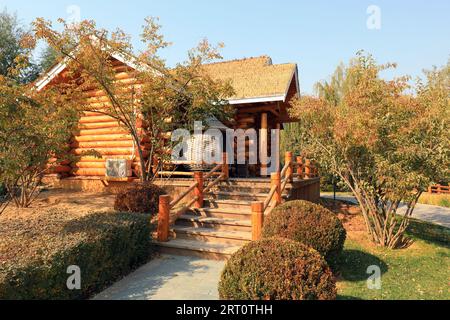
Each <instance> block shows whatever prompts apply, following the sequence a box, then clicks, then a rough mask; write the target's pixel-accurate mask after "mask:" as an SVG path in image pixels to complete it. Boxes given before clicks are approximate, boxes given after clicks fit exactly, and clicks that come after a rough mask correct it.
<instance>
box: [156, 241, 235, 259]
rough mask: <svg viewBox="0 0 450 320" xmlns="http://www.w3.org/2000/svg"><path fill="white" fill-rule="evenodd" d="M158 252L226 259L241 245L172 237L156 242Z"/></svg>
mask: <svg viewBox="0 0 450 320" xmlns="http://www.w3.org/2000/svg"><path fill="white" fill-rule="evenodd" d="M156 245H157V246H158V248H159V250H160V252H162V253H168V254H177V255H183V256H195V257H201V258H205V259H213V260H226V259H228V258H229V257H230V256H231V255H232V254H233V253H234V252H236V251H237V250H239V248H240V247H241V246H230V245H227V244H223V243H212V242H204V241H197V240H186V239H173V240H170V241H168V242H156Z"/></svg>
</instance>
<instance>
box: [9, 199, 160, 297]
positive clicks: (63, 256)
mask: <svg viewBox="0 0 450 320" xmlns="http://www.w3.org/2000/svg"><path fill="white" fill-rule="evenodd" d="M113 199H114V198H113V197H109V196H107V195H98V194H97V195H95V194H74V193H71V194H68V193H63V192H59V191H50V192H44V193H42V194H41V196H40V198H39V200H38V201H36V202H35V203H34V204H33V206H32V208H28V209H17V208H15V207H14V206H11V207H9V208H8V210H7V211H6V212H5V213H4V214H3V215H2V216H0V299H36V298H39V299H80V298H88V297H90V296H91V295H93V294H95V293H97V292H99V291H100V290H102V289H104V288H105V287H106V286H108V285H110V284H111V283H113V282H114V281H116V280H118V279H120V278H121V277H123V276H124V275H126V274H128V273H129V272H131V271H132V270H133V269H135V268H136V267H138V266H139V265H141V264H143V263H145V262H147V261H148V260H149V259H150V258H151V256H152V253H153V249H152V248H153V247H152V246H151V242H150V240H151V238H150V235H151V232H152V231H153V230H154V225H155V223H154V221H151V218H150V215H147V214H131V213H116V212H113V211H112V202H113V201H112V200H113ZM70 265H76V266H79V267H80V270H81V290H68V289H67V286H66V280H67V278H68V277H69V276H70V274H68V273H67V268H68V266H70Z"/></svg>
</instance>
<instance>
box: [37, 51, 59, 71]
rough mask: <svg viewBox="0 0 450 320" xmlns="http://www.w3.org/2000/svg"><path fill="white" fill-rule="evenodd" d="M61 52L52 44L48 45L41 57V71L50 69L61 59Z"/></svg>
mask: <svg viewBox="0 0 450 320" xmlns="http://www.w3.org/2000/svg"><path fill="white" fill-rule="evenodd" d="M60 57H61V56H60V54H59V53H58V52H57V51H56V50H55V49H53V48H52V47H50V46H46V47H45V49H44V50H43V51H42V53H41V56H40V58H39V68H40V70H41V72H46V71H48V70H49V69H50V68H51V67H52V66H53V65H55V64H56V63H57V62H58V60H59V59H60Z"/></svg>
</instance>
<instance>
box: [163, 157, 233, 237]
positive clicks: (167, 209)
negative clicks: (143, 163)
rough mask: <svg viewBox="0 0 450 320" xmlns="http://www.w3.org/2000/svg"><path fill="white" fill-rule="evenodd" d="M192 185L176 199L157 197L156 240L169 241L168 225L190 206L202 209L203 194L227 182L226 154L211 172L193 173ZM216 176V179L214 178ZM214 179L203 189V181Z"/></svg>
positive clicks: (166, 196)
mask: <svg viewBox="0 0 450 320" xmlns="http://www.w3.org/2000/svg"><path fill="white" fill-rule="evenodd" d="M193 176H194V183H193V184H192V185H190V186H189V188H188V189H187V190H185V191H184V192H183V193H182V194H180V195H179V196H178V197H177V198H175V199H173V200H171V197H170V196H169V195H163V196H160V197H159V208H158V229H157V239H158V241H161V242H166V241H168V240H169V230H170V225H171V224H173V223H175V221H176V220H177V219H178V217H179V216H180V215H182V214H183V213H184V212H186V211H187V210H188V209H189V208H191V207H192V206H193V207H194V208H202V207H203V199H204V194H205V193H206V192H208V191H210V190H211V189H212V188H213V187H214V186H216V185H217V184H218V183H219V182H220V181H223V180H228V177H229V171H228V163H227V154H226V153H223V157H222V163H221V164H217V165H216V166H215V167H214V168H213V169H211V171H209V172H208V173H206V174H204V173H203V172H201V171H196V172H194V173H193ZM216 176H217V177H216ZM213 177H216V178H215V179H213V180H212V181H211V182H209V183H208V184H207V185H206V187H205V181H208V180H210V179H212V178H213ZM192 192H194V197H193V198H192V199H191V200H190V201H189V202H188V203H187V204H185V205H183V206H182V207H180V208H177V209H175V207H176V205H177V204H179V203H180V202H181V201H182V200H184V199H185V198H186V197H187V196H188V195H189V194H191V193H192Z"/></svg>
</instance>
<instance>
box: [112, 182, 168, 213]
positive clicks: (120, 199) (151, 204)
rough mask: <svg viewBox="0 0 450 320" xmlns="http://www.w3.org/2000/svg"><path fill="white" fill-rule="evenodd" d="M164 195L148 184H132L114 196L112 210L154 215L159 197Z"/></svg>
mask: <svg viewBox="0 0 450 320" xmlns="http://www.w3.org/2000/svg"><path fill="white" fill-rule="evenodd" d="M164 194H166V193H165V192H164V190H163V189H161V188H160V187H158V186H156V185H154V184H151V183H149V182H144V183H138V184H134V185H132V186H130V187H128V188H127V189H125V190H121V191H120V192H119V193H118V194H117V195H116V199H115V201H114V210H117V211H121V212H138V213H149V214H151V215H155V214H156V213H157V212H158V205H159V196H161V195H164Z"/></svg>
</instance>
